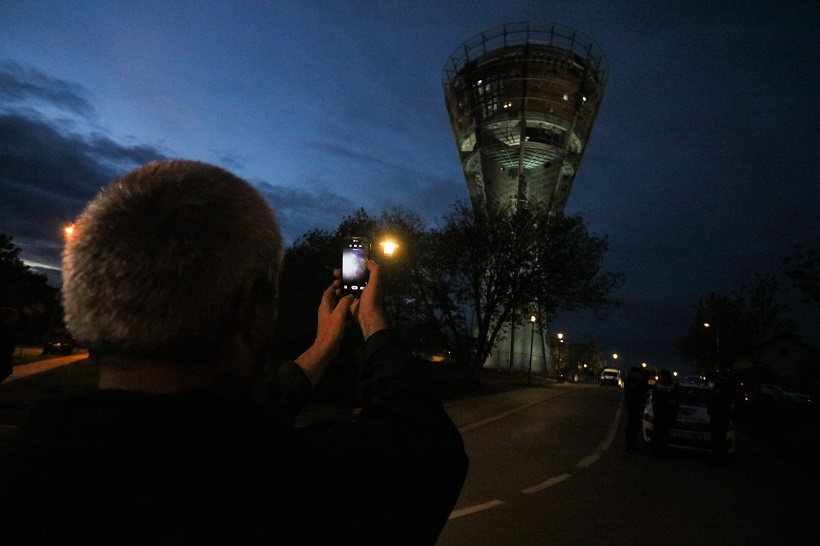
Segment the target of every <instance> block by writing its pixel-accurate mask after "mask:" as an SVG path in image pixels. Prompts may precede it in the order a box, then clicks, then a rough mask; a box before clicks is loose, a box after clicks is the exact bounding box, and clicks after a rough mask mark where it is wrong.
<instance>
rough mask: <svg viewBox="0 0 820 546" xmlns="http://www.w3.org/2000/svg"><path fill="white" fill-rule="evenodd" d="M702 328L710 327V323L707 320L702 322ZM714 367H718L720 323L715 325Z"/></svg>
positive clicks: (717, 368)
mask: <svg viewBox="0 0 820 546" xmlns="http://www.w3.org/2000/svg"><path fill="white" fill-rule="evenodd" d="M703 327H704V328H707V329H708V328H711V327H712V325H711V324H710V323H708V322H704V323H703ZM715 360H716V361H717V362H716V364H715V369H716V370H719V369H720V325H717V326H715Z"/></svg>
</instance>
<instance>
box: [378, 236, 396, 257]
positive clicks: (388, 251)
mask: <svg viewBox="0 0 820 546" xmlns="http://www.w3.org/2000/svg"><path fill="white" fill-rule="evenodd" d="M379 246H380V247H382V254H384V255H385V256H388V257H390V256H393V254H394V253H395V252H396V249H398V248H399V244H398V243H397V242H395V241H391V240H389V239H387V240H385V241H382V242H380V243H379Z"/></svg>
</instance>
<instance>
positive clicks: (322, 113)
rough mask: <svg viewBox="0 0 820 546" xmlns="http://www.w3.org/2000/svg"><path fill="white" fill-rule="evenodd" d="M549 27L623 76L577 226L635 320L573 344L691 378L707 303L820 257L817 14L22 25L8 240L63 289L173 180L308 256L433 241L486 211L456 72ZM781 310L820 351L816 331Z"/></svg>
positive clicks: (363, 12)
mask: <svg viewBox="0 0 820 546" xmlns="http://www.w3.org/2000/svg"><path fill="white" fill-rule="evenodd" d="M303 4H304V5H303ZM527 20H531V21H542V22H555V23H559V24H562V25H565V26H569V27H572V28H576V29H578V30H579V31H581V32H583V33H584V34H586V35H588V36H590V37H591V38H593V39H594V40H595V41H596V42H597V43H598V45H599V46H600V47H601V48H602V49H603V51H604V53H605V54H606V56H607V60H608V63H609V66H610V70H611V72H610V78H609V83H608V87H607V90H606V94H605V97H604V101H603V104H602V108H601V111H600V114H599V116H598V120H597V123H596V126H595V128H594V129H593V132H592V138H591V141H590V145H589V147H588V149H587V151H586V154H585V156H584V160H583V163H582V164H581V168H580V171H579V174H578V176H577V178H576V180H575V183H574V186H573V190H572V194H571V196H570V199H569V203H568V206H567V211H566V212H567V213H568V214H574V213H580V214H582V215H583V216H584V217H585V218H586V219H587V221H588V224H589V227H590V229H591V231H592V232H594V233H596V234H598V235H608V237H609V241H610V251H609V253H608V255H607V259H606V267H607V268H609V269H610V270H614V271H620V272H623V273H625V274H626V277H627V282H626V284H625V286H624V287H623V288H622V289H621V290H620V291H619V292H618V294H616V295H617V297H619V298H620V299H621V300H623V302H624V303H623V305H622V306H621V307H620V308H618V309H616V310H614V311H612V312H610V313H609V314H608V317H607V318H606V320H604V321H603V322H601V321H598V320H597V319H596V318H594V317H593V316H587V315H586V314H581V315H577V314H576V315H567V316H559V317H556V319H555V320H554V322H553V330H554V331H555V332H557V331H563V332H564V333H565V335H566V337H567V339H568V340H570V341H575V340H578V341H588V342H589V341H597V342H599V343H600V344H601V346H602V348H603V349H604V351H606V352H607V353H609V352H619V353H620V354H622V355H623V357H624V360H623V362H624V364H625V365H629V364H632V363H635V362H640V361H648V362H652V363H654V364H656V365H658V366H659V367H662V366H665V365H675V366H677V365H678V364H679V362H677V356H676V355H675V353H674V351H673V349H672V346H671V343H672V341H674V339H676V338H679V337H680V336H681V335H682V334H683V333H684V331H685V329H686V327H687V324H688V322H689V321H690V320H691V318H692V306H693V305H694V303H695V302H696V301H697V299H698V298H699V297H706V296H708V295H709V294H710V293H711V292H719V293H728V292H730V291H731V290H733V289H736V288H739V286H740V285H742V284H750V283H753V282H754V279H755V273H765V272H771V273H780V272H781V270H782V268H781V265H780V262H781V260H782V258H783V257H784V256H786V255H788V254H789V253H790V252H791V249H792V248H793V247H794V245H798V244H802V245H805V246H807V247H809V248H814V249H820V221H818V210H820V206H819V205H820V198H818V189H817V180H818V175H817V173H818V167H820V165H819V164H818V163H819V162H818V156H819V155H820V154H818V149H819V148H820V146H818V136H817V130H816V128H815V124H816V120H817V119H818V117H819V116H818V101H817V89H818V88H820V85H819V84H820V81H818V80H819V79H820V78H818V70H817V58H818V55H820V44H818V35H819V34H820V33H818V32H817V28H818V26H819V25H820V11H819V10H818V7H817V3H816V2H808V1H806V2H788V1H787V2H761V1H748V2H721V1H709V2H656V1H635V2H618V1H611V0H610V1H596V0H591V1H587V2H562V1H525V2H514V1H510V2H476V1H464V2H461V1H446V0H436V1H430V0H423V1H414V2H397V1H392V2H376V1H358V2H318V1H313V2H298V3H297V2H273V1H267V2H263V1H255V2H254V1H237V2H230V3H229V2H217V1H213V2H207V1H206V2H181V1H174V0H164V1H142V2H124V1H123V2H108V1H105V2H103V1H97V2H84V1H73V2H64V1H53V2H52V1H40V0H32V1H29V2H0V28H2V29H3V30H2V32H0V231H2V232H6V233H9V234H11V235H13V236H14V238H15V242H16V243H17V244H18V245H19V246H21V247H22V248H23V249H24V252H23V254H22V256H23V258H24V259H26V260H27V261H28V262H30V263H31V264H38V265H39V266H41V267H50V268H58V267H59V253H60V247H61V228H62V226H63V225H64V224H66V223H68V222H70V221H71V219H72V218H73V217H74V216H76V215H77V214H78V213H79V212H80V211H81V210H82V207H83V206H84V204H85V203H86V202H87V200H88V199H90V198H91V197H92V196H93V195H94V194H95V193H96V191H97V190H98V189H99V188H100V187H101V186H102V185H103V184H104V183H105V182H106V181H108V180H110V179H111V178H112V177H114V176H116V175H118V174H121V173H122V172H124V171H126V170H129V169H131V168H132V167H135V166H136V165H139V164H141V163H144V162H147V161H149V160H151V159H155V158H161V157H183V158H191V159H198V160H203V161H208V162H212V163H216V164H219V165H221V166H223V167H226V168H228V169H231V170H233V171H234V172H236V173H237V174H239V175H240V176H242V177H245V178H247V179H248V180H250V181H251V182H253V183H254V184H255V185H257V186H258V187H259V188H260V189H261V190H262V191H263V192H264V193H265V195H267V196H268V197H269V199H270V200H271V202H272V204H273V205H274V207H275V208H276V209H277V211H278V213H279V216H280V220H281V222H282V224H283V227H284V229H285V231H286V238H287V240H288V241H289V242H292V241H293V240H294V239H295V238H296V237H297V236H298V235H300V234H301V233H303V232H305V231H307V230H309V229H312V228H316V227H318V228H334V227H335V226H337V225H338V223H339V221H340V220H341V218H342V217H343V216H345V215H347V214H349V213H351V212H353V211H354V210H355V209H356V208H358V207H360V206H363V207H365V208H366V209H367V210H368V211H370V212H372V213H374V214H375V213H378V212H379V211H380V210H381V209H383V208H386V207H391V206H395V205H398V206H401V207H404V208H406V209H409V210H411V211H413V212H416V213H417V214H419V215H421V216H422V217H423V218H425V219H426V220H427V221H429V222H430V224H431V225H434V224H435V222H436V220H437V219H438V218H440V216H441V214H442V213H444V212H445V211H446V210H447V208H448V206H449V205H450V204H451V203H452V202H453V201H454V200H455V199H457V198H460V197H465V196H466V190H465V185H464V179H463V176H462V174H461V170H460V166H459V161H458V155H457V153H456V149H455V144H454V141H453V137H452V133H451V130H450V126H449V121H448V119H447V114H446V110H445V108H444V99H443V93H442V89H441V83H440V82H441V70H442V67H443V66H444V63H445V61H446V60H447V58H448V56H449V55H450V53H451V52H452V51H453V50H454V49H455V48H456V47H457V46H458V45H459V44H460V43H461V42H463V41H465V40H467V39H468V38H470V37H472V36H473V35H475V34H477V33H479V32H481V31H483V30H486V29H489V28H492V27H495V26H497V25H500V24H502V23H506V22H514V21H527ZM782 297H783V302H784V314H785V315H787V316H794V317H796V319H797V321H798V327H799V330H800V333H802V334H803V335H804V337H806V339H807V340H810V341H813V342H815V343H818V338H820V330H819V329H818V321H817V312H816V310H815V311H812V310H809V309H807V308H806V307H805V306H802V305H800V304H799V303H797V302H796V300H797V298H796V297H795V294H794V293H793V291H791V290H789V289H788V284H787V283H784V285H783V294H782Z"/></svg>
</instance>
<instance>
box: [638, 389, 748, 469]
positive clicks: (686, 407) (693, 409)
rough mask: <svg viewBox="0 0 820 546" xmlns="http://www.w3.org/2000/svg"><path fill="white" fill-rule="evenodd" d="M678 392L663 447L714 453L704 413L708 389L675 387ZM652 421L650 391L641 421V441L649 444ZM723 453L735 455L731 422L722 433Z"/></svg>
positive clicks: (710, 429)
mask: <svg viewBox="0 0 820 546" xmlns="http://www.w3.org/2000/svg"><path fill="white" fill-rule="evenodd" d="M678 389H679V391H678V392H679V398H678V402H679V403H678V414H677V416H676V417H675V423H674V424H673V425H672V429H671V431H670V433H669V440H668V442H667V445H669V446H670V447H679V448H682V449H693V450H697V451H714V447H713V444H712V425H711V419H710V418H709V413H708V411H707V406H708V405H709V397H710V396H711V389H710V388H709V386H708V385H698V384H693V383H687V384H683V385H678ZM654 421H655V412H654V410H653V408H652V391H650V393H649V397H648V399H647V402H646V408H645V409H644V414H643V420H642V423H643V426H642V429H643V440H644V442H646V443H650V442H651V441H652V434H653V433H654V431H655V425H654ZM726 452H727V453H729V454H733V453H734V452H735V427H734V424H733V423H731V422H730V423H729V428H728V430H727V431H726Z"/></svg>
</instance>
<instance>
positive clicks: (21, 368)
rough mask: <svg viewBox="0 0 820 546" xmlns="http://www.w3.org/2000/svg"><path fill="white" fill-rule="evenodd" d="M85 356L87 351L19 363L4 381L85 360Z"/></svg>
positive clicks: (7, 381) (86, 356)
mask: <svg viewBox="0 0 820 546" xmlns="http://www.w3.org/2000/svg"><path fill="white" fill-rule="evenodd" d="M85 358H88V353H87V352H82V353H78V354H75V355H69V356H60V357H56V358H46V359H44V360H37V361H35V362H29V363H28V364H19V365H17V366H14V373H13V374H12V375H10V376H9V377H7V378H6V379H5V381H3V383H4V384H5V383H9V382H11V381H14V380H15V379H22V378H24V377H28V376H30V375H34V374H36V373H40V372H45V371H47V370H51V369H53V368H57V367H59V366H65V365H66V364H70V363H72V362H76V361H78V360H83V359H85Z"/></svg>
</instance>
